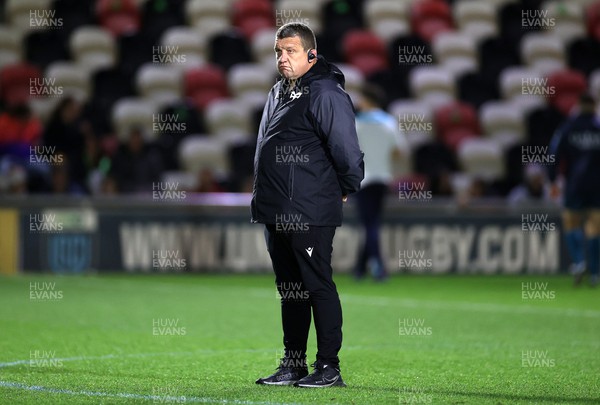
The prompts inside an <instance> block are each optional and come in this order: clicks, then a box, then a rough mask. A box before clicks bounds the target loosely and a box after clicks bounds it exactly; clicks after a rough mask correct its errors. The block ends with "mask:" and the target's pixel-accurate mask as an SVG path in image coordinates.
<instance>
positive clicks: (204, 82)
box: [184, 65, 229, 110]
mask: <svg viewBox="0 0 600 405" xmlns="http://www.w3.org/2000/svg"><path fill="white" fill-rule="evenodd" d="M184 86H185V96H186V97H187V98H189V99H190V100H191V102H192V103H193V104H194V105H195V106H196V108H198V109H199V110H204V108H206V107H207V106H208V105H209V104H210V103H212V102H213V101H215V100H218V99H221V98H227V97H228V96H229V93H228V91H227V78H226V77H225V73H224V72H223V71H222V70H221V69H220V68H219V67H218V66H214V65H205V66H202V67H199V68H196V69H191V70H188V71H187V72H185V77H184Z"/></svg>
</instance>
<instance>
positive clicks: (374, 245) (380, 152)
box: [354, 84, 408, 280]
mask: <svg viewBox="0 0 600 405" xmlns="http://www.w3.org/2000/svg"><path fill="white" fill-rule="evenodd" d="M384 97H385V95H384V94H383V92H382V91H381V89H380V88H378V87H376V86H374V85H369V84H367V85H365V86H364V87H363V88H362V90H361V97H360V100H359V102H358V110H359V113H358V114H357V116H356V133H357V135H358V142H359V144H360V149H361V150H362V151H363V152H364V154H365V156H364V162H365V178H364V179H363V181H362V182H361V184H360V190H359V191H358V192H357V193H356V195H355V197H354V199H355V200H356V206H357V208H358V217H359V218H360V221H361V223H362V225H363V227H364V236H363V238H364V240H363V244H362V247H361V248H360V250H359V252H358V258H357V262H356V265H355V267H354V276H355V278H356V279H361V278H363V277H364V276H365V274H366V273H367V269H368V270H369V271H370V273H371V274H372V276H373V277H374V278H375V279H376V280H384V279H385V278H386V277H387V272H386V269H385V264H384V262H383V259H382V257H381V251H380V247H379V227H380V223H381V214H382V212H383V203H384V200H385V196H386V195H387V193H388V187H389V183H390V182H391V181H392V179H393V173H392V159H394V158H395V159H398V158H400V155H401V152H400V151H401V148H406V147H408V141H407V140H406V137H405V136H404V135H403V134H402V133H401V132H400V131H399V129H398V122H397V120H396V119H394V117H393V116H392V115H390V114H388V113H386V112H385V111H383V110H382V108H381V107H382V104H383V100H384Z"/></svg>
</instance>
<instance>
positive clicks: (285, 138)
mask: <svg viewBox="0 0 600 405" xmlns="http://www.w3.org/2000/svg"><path fill="white" fill-rule="evenodd" d="M363 177H364V163H363V154H362V152H361V151H360V148H359V145H358V138H357V136H356V127H355V121H354V110H353V108H352V101H351V100H350V97H349V96H348V94H347V93H346V92H345V91H344V75H343V74H342V72H341V71H340V70H339V69H338V68H337V67H336V66H334V65H332V64H330V63H328V62H327V61H326V60H325V59H324V58H323V57H322V56H319V57H318V59H317V63H316V64H315V65H314V66H313V67H312V68H311V69H309V71H308V72H306V73H305V74H304V75H303V76H302V77H300V78H299V79H298V80H296V83H295V86H294V88H290V86H289V81H288V80H285V79H281V80H279V81H278V82H277V83H276V84H275V85H274V86H273V88H272V89H271V91H270V92H269V96H268V100H267V102H266V104H265V108H264V110H263V115H262V119H261V122H260V127H259V132H258V140H257V145H256V154H255V156H254V189H253V195H252V204H251V210H252V222H259V223H264V224H278V223H280V222H297V223H300V224H306V225H317V226H340V225H341V223H342V196H344V195H348V194H350V193H353V192H355V191H358V189H359V188H360V182H361V180H362V179H363Z"/></svg>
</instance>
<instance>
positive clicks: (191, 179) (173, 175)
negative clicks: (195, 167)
mask: <svg viewBox="0 0 600 405" xmlns="http://www.w3.org/2000/svg"><path fill="white" fill-rule="evenodd" d="M160 180H161V181H162V182H163V183H167V184H172V185H174V186H176V187H175V189H176V190H177V191H192V190H195V189H196V187H198V176H197V175H196V174H195V173H190V172H180V171H166V172H163V173H162V174H161V176H160Z"/></svg>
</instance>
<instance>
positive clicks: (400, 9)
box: [364, 0, 410, 43]
mask: <svg viewBox="0 0 600 405" xmlns="http://www.w3.org/2000/svg"><path fill="white" fill-rule="evenodd" d="M364 14H365V16H366V20H367V23H368V26H369V30H371V31H372V32H374V33H375V34H376V35H377V36H378V37H379V38H381V39H383V41H384V42H386V43H389V42H391V41H392V40H393V39H394V38H396V37H398V36H399V35H405V34H408V33H409V32H410V24H409V23H408V2H406V1H399V0H371V1H367V2H365V3H364Z"/></svg>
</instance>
